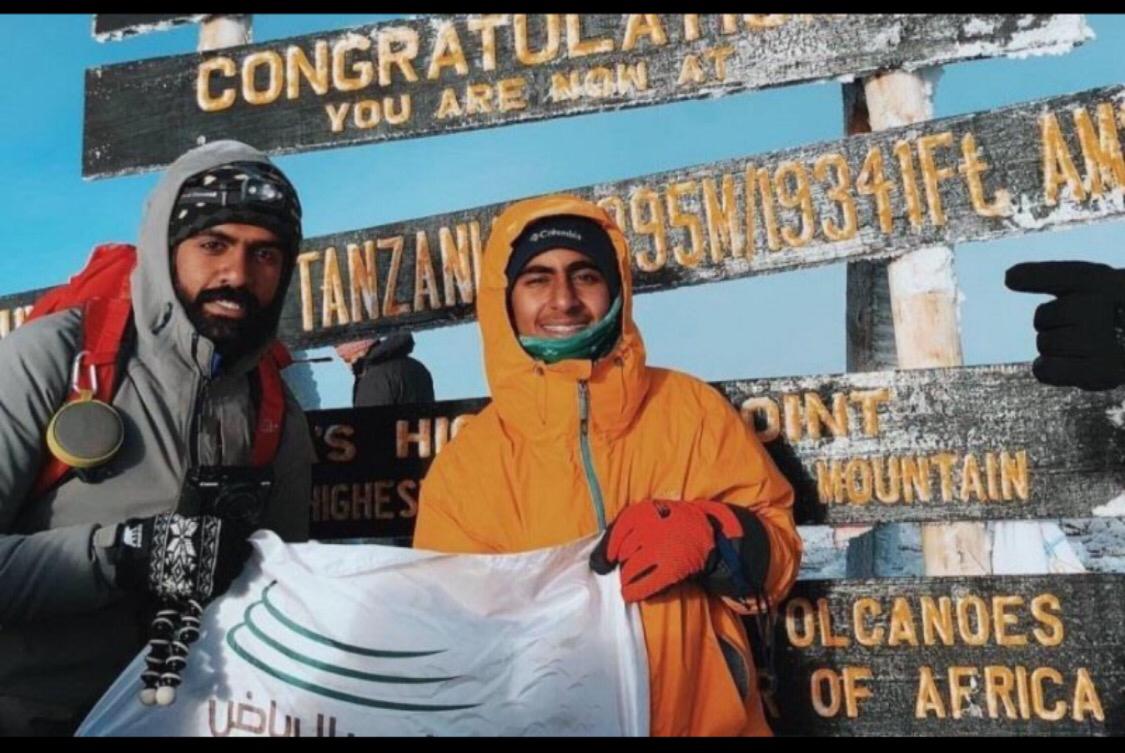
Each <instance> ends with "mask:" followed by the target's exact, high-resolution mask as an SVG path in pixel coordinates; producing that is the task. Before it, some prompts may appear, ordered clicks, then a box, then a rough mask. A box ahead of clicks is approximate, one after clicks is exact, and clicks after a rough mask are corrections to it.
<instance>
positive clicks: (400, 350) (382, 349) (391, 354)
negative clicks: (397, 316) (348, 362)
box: [360, 332, 414, 366]
mask: <svg viewBox="0 0 1125 753" xmlns="http://www.w3.org/2000/svg"><path fill="white" fill-rule="evenodd" d="M413 351H414V335H412V334H410V333H409V332H396V333H395V334H393V335H387V336H386V337H384V338H383V339H381V340H378V341H376V343H375V344H374V345H372V346H371V347H370V348H369V349H368V351H367V352H366V353H364V354H363V358H362V359H360V362H361V363H363V364H364V365H365V366H372V365H374V364H377V363H380V362H382V361H389V360H391V359H392V358H402V357H403V356H408V355H410V354H411V353H412V352H413Z"/></svg>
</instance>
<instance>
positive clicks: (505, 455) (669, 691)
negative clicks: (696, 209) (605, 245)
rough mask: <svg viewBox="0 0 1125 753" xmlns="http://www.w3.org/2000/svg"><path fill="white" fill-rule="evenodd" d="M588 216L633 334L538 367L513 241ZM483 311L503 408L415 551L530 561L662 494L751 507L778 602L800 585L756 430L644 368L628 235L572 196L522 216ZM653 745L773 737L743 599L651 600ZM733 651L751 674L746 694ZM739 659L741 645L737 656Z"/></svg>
mask: <svg viewBox="0 0 1125 753" xmlns="http://www.w3.org/2000/svg"><path fill="white" fill-rule="evenodd" d="M554 214H575V215H581V216H584V217H589V218H592V219H594V220H596V221H597V222H599V223H600V224H601V225H602V226H603V227H605V229H606V230H607V231H608V233H609V235H610V238H611V239H612V241H613V244H614V246H615V248H616V251H617V263H618V267H619V270H620V273H621V294H622V295H623V296H624V299H623V301H622V304H623V308H622V312H621V322H622V336H621V338H620V340H619V341H618V343H617V346H616V347H615V348H614V350H613V351H612V352H611V353H610V354H609V355H608V356H606V357H604V358H602V359H600V360H598V361H597V362H591V361H589V360H565V361H560V362H558V363H556V364H553V365H547V364H544V363H542V362H536V361H535V360H533V359H532V358H531V356H529V355H528V354H527V353H526V352H525V351H524V350H523V348H522V347H521V346H520V344H519V341H518V340H517V338H516V335H515V332H514V330H513V328H512V325H511V323H510V320H509V318H508V311H507V302H506V294H507V287H508V281H507V277H506V275H505V273H504V269H505V266H506V264H507V262H508V257H509V254H510V253H511V244H512V241H513V240H514V239H515V238H516V237H517V236H518V235H519V234H520V232H521V231H522V230H523V228H524V227H525V226H527V225H528V224H529V223H530V222H532V221H534V220H536V219H538V218H541V217H545V216H548V215H554ZM482 266H483V269H482V270H481V276H480V285H479V291H478V292H479V295H478V298H477V316H478V320H479V323H480V328H481V334H482V338H483V344H484V362H485V369H486V372H487V375H488V383H489V387H490V389H491V393H492V403H491V404H490V405H489V406H488V407H487V408H485V409H484V410H483V411H482V412H481V413H480V414H478V415H477V416H475V417H473V418H472V419H471V420H470V421H469V422H468V423H467V424H465V425H464V427H463V428H462V429H461V431H460V432H459V433H458V434H457V436H456V437H455V438H454V439H453V440H452V441H451V442H450V443H449V444H447V445H446V446H445V448H444V449H443V450H442V451H441V454H440V455H438V457H437V458H436V459H435V460H434V463H433V465H432V466H431V468H430V471H429V473H428V475H427V476H426V479H425V481H424V482H423V484H422V491H421V499H420V503H419V512H418V521H417V528H416V531H415V535H414V546H416V547H418V548H420V549H430V550H436V551H442V552H477V553H482V552H519V551H526V550H531V549H538V548H542V547H551V546H557V545H561V544H564V543H567V542H570V541H573V540H575V539H578V538H582V537H585V536H589V535H591V534H593V533H595V532H597V531H598V518H597V514H596V506H597V505H599V504H600V505H601V506H602V507H603V510H604V518H605V520H607V521H612V520H613V519H614V518H615V517H616V516H617V513H618V512H619V511H620V510H621V509H622V508H624V507H625V506H626V505H629V504H632V503H634V502H639V501H641V500H645V499H650V498H660V499H671V500H696V499H713V500H717V501H720V502H726V503H728V504H735V505H744V506H746V507H748V508H750V509H751V510H753V511H754V512H755V513H756V514H757V515H758V517H759V519H760V520H761V521H762V523H763V524H764V527H765V530H766V532H767V534H768V536H769V543H770V559H771V562H770V567H769V573H768V576H767V579H766V591H767V592H768V595H769V599H770V603H772V604H777V603H778V602H780V600H781V599H782V597H783V596H784V595H785V594H786V593H787V592H788V590H789V588H790V586H791V585H792V584H793V581H794V579H795V578H796V575H797V570H798V567H799V565H800V557H801V541H800V538H799V536H798V534H797V531H796V528H795V527H794V524H793V514H792V504H793V489H792V487H791V486H790V485H789V482H788V481H787V480H786V479H785V477H784V476H782V475H781V473H780V472H779V471H778V470H777V467H776V466H775V465H774V463H773V461H772V460H771V459H770V457H769V455H768V454H767V453H766V451H765V449H764V448H763V447H762V445H761V443H760V441H759V440H758V439H757V437H756V436H755V434H754V432H753V431H751V430H749V429H748V428H747V426H746V424H745V423H744V422H743V420H742V418H741V417H740V416H739V414H738V413H737V412H736V411H735V410H734V408H733V407H731V405H730V403H729V402H727V401H726V400H725V399H724V398H723V397H722V396H721V395H719V393H718V392H716V391H715V390H714V389H713V388H711V387H710V386H708V385H707V384H705V383H704V382H701V381H699V380H697V379H695V378H693V377H690V376H687V375H686V374H682V373H679V372H675V371H670V370H666V369H658V368H652V367H649V366H646V365H645V350H644V344H643V343H642V341H641V335H640V332H639V331H638V330H637V327H636V325H635V323H634V322H633V317H632V287H631V279H630V264H629V251H628V248H627V246H626V243H625V238H624V235H623V234H622V233H621V231H620V230H619V229H618V228H617V226H616V225H615V224H614V223H613V222H612V221H611V220H610V218H609V216H608V215H607V214H606V213H605V212H603V211H602V210H601V209H599V208H598V207H596V206H595V205H593V204H591V203H589V202H587V201H584V200H582V199H579V198H576V197H573V196H551V197H546V198H538V199H531V200H527V201H523V202H520V203H518V204H515V205H513V206H511V207H509V208H508V209H507V210H506V211H505V212H504V213H503V214H501V216H500V217H499V218H498V219H497V221H496V223H495V225H494V226H493V231H492V235H491V236H490V237H489V240H488V243H487V245H486V248H485V253H484V257H483V264H482ZM640 606H641V615H642V621H643V625H644V631H645V640H646V644H647V647H648V657H649V674H650V688H651V720H652V721H651V730H652V734H654V735H739V734H769V727H768V726H767V724H766V721H765V718H764V715H763V711H762V704H761V699H760V697H759V693H758V691H757V679H756V672H755V669H754V663H753V660H752V659H751V656H750V653H749V648H748V641H747V637H746V633H745V631H744V628H743V625H742V622H741V620H740V618H739V614H738V612H737V611H736V607H735V605H734V603H733V602H727V601H725V600H723V599H721V598H717V597H713V596H709V595H708V594H706V593H705V592H704V591H703V590H702V589H701V588H700V587H699V586H697V585H694V584H681V585H678V586H674V587H673V588H671V589H669V590H667V591H665V592H663V593H661V594H659V595H657V596H655V597H652V598H650V599H647V600H646V601H644V602H642V603H641V605H640ZM720 643H726V644H727V646H726V648H727V651H728V653H730V654H731V655H732V656H734V657H737V659H735V660H737V661H741V662H743V663H744V664H745V667H744V669H745V671H746V674H747V675H748V676H749V680H750V682H749V688H750V690H749V694H748V697H746V698H742V697H740V696H739V692H738V690H737V687H736V685H735V682H734V680H733V678H732V675H731V670H730V669H729V668H728V664H727V661H726V660H725V659H724V656H723V648H722V647H721V646H720ZM731 649H733V651H731Z"/></svg>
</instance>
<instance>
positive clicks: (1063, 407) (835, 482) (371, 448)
mask: <svg viewBox="0 0 1125 753" xmlns="http://www.w3.org/2000/svg"><path fill="white" fill-rule="evenodd" d="M714 386H715V387H716V388H717V389H718V390H719V391H720V392H722V393H723V394H724V395H725V396H726V397H727V398H728V399H729V400H730V402H731V404H732V405H733V406H735V407H736V408H737V409H739V411H740V412H741V413H742V415H743V416H744V417H745V418H747V420H749V421H753V422H754V426H755V429H756V430H757V431H758V433H759V436H760V437H761V438H762V440H763V441H764V442H765V443H766V447H767V448H768V449H769V452H770V454H771V455H772V456H773V458H774V460H775V461H776V462H777V464H778V466H779V467H780V468H781V470H782V472H783V473H785V475H786V477H788V478H789V479H790V481H791V482H792V483H793V485H794V487H795V488H796V490H797V495H798V500H797V505H796V508H795V516H796V518H797V522H798V523H800V524H802V525H805V524H831V525H849V524H869V523H876V522H902V521H927V520H928V521H951V520H1001V519H1019V518H1046V519H1052V518H1087V517H1097V516H1101V515H1105V516H1122V515H1125V505H1123V504H1121V503H1120V502H1117V503H1115V504H1111V502H1112V501H1113V500H1114V499H1115V498H1117V497H1118V496H1119V495H1120V494H1121V493H1122V490H1123V489H1125V431H1123V430H1122V429H1123V427H1125V407H1122V406H1123V404H1125V388H1123V389H1119V390H1114V391H1108V392H1082V391H1081V390H1077V389H1059V388H1055V387H1047V386H1044V385H1041V384H1039V383H1038V382H1037V381H1036V380H1035V379H1034V377H1033V376H1032V375H1031V372H1030V368H1029V367H1028V366H1027V365H1025V364H1011V365H1001V366H977V367H971V368H952V369H932V370H921V369H919V370H910V371H883V372H867V373H861V374H847V375H833V376H810V377H794V378H784V379H762V380H738V381H727V382H717V383H714ZM485 404H486V401H485V400H484V399H476V400H456V401H443V402H436V403H431V404H426V405H417V406H396V407H383V408H354V409H335V410H322V411H310V412H309V413H308V417H309V423H310V427H311V430H312V432H313V436H314V442H315V443H316V446H317V453H318V460H319V462H318V463H317V464H316V465H315V466H314V467H313V502H312V508H313V510H312V536H313V537H314V538H324V539H329V538H360V537H379V538H389V537H403V536H409V535H411V533H412V530H413V525H414V519H415V516H416V513H417V498H418V488H419V483H420V480H421V479H422V478H423V477H424V475H425V472H426V470H427V469H428V468H429V464H430V463H431V462H432V460H433V457H434V456H435V455H436V454H437V453H438V452H440V451H441V449H442V447H444V446H445V444H446V443H447V442H448V441H449V439H450V438H451V437H453V436H456V433H457V431H459V430H460V428H461V427H462V426H463V425H464V423H465V422H467V421H468V420H471V414H473V413H476V412H477V411H479V410H480V409H481V408H483V407H484V405H485Z"/></svg>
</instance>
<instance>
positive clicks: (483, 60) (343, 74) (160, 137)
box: [82, 13, 1091, 177]
mask: <svg viewBox="0 0 1125 753" xmlns="http://www.w3.org/2000/svg"><path fill="white" fill-rule="evenodd" d="M1090 36H1091V34H1090V31H1089V29H1088V28H1087V27H1086V25H1085V22H1084V21H1083V19H1082V17H1081V16H1077V15H1027V14H1025V15H951V14H930V15H883V16H855V17H848V16H841V15H834V16H814V15H786V14H710V15H703V14H697V13H694V14H693V13H689V14H639V13H634V14H576V13H567V14H558V13H555V14H543V15H527V14H521V13H515V14H492V15H479V16H433V17H429V18H421V19H411V20H402V21H390V22H384V23H379V24H374V25H371V26H365V27H362V28H356V29H348V30H344V31H339V32H334V33H321V34H310V35H306V36H301V37H292V38H289V39H281V40H276V41H271V42H266V43H262V44H255V45H246V46H241V47H234V48H227V49H222V50H218V51H211V52H207V53H204V54H198V55H179V56H175V57H166V58H158V59H155V60H142V61H137V62H130V63H123V64H119V65H112V66H103V67H97V68H91V69H89V70H88V71H87V73H86V117H85V128H84V144H83V167H82V173H83V175H84V176H87V177H100V176H108V175H120V174H123V173H130V172H137V171H140V170H148V169H153V168H156V167H160V166H162V165H166V164H168V163H170V162H171V161H172V160H174V159H175V158H176V157H177V156H179V155H180V154H181V153H183V152H184V151H186V150H187V149H189V148H191V147H194V146H196V145H198V144H201V143H204V142H206V141H214V140H216V139H220V138H236V139H240V140H243V141H246V142H248V143H251V144H254V145H255V146H257V147H259V148H261V149H263V150H265V151H267V152H270V153H275V154H280V153H287V152H297V151H306V150H310V149H323V148H328V147H334V146H344V145H348V144H360V143H367V142H373V141H384V140H390V139H401V138H411V137H416V136H425V135H431V134H439V133H450V132H454V131H461V130H467V129H475V128H485V127H490V126H497V125H503V124H508V123H517V122H524V121H531V120H540V119H543V118H553V117H561V116H565V115H577V114H581V113H588V112H599V111H604V110H616V109H620V108H624V107H636V106H641V105H654V104H660V103H663V102H671V101H676V100H681V99H691V98H700V97H713V96H720V95H725V94H732V93H735V92H740V91H746V90H749V89H759V88H763V87H769V86H780V85H784V84H793V83H798V82H802V81H813V80H818V79H824V78H832V77H838V76H848V77H853V76H858V75H864V74H868V73H872V72H874V71H877V70H880V69H888V68H898V67H903V66H910V67H914V68H916V67H922V66H931V65H941V64H943V63H949V62H953V61H956V60H970V59H974V58H981V57H989V56H995V55H1015V54H1020V55H1023V54H1041V53H1047V52H1062V51H1066V50H1069V49H1071V48H1072V47H1073V46H1074V45H1076V44H1080V43H1081V42H1083V41H1085V40H1086V39H1088V38H1089V37H1090Z"/></svg>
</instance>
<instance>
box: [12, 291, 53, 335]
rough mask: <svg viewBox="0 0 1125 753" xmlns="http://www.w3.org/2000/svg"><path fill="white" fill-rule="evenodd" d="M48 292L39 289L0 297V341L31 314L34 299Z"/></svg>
mask: <svg viewBox="0 0 1125 753" xmlns="http://www.w3.org/2000/svg"><path fill="white" fill-rule="evenodd" d="M48 290H50V288H39V289H38V290H28V291H26V292H23V293H12V294H11V295H5V296H0V339H3V338H4V337H7V335H8V333H9V332H11V331H12V330H13V329H15V328H16V327H18V326H20V325H21V324H23V321H24V318H25V317H26V316H27V315H28V314H29V313H31V307H32V305H33V304H34V303H35V301H36V299H38V298H39V296H41V295H43V294H44V293H46V292H47V291H48Z"/></svg>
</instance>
